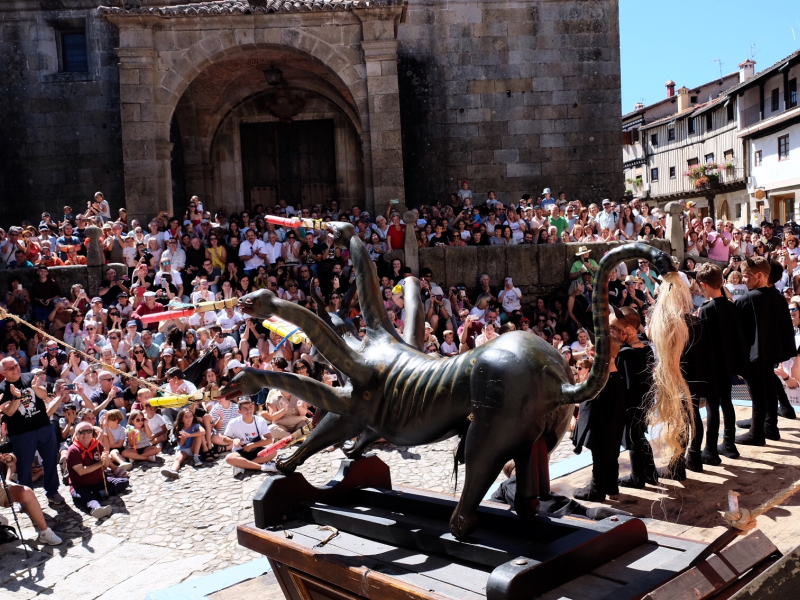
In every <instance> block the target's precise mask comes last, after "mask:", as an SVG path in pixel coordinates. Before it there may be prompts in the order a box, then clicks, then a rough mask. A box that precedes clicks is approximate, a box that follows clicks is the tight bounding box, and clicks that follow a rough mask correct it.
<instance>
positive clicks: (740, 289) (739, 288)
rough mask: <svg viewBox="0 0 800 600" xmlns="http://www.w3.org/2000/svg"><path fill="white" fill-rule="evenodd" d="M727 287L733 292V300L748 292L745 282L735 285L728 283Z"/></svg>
mask: <svg viewBox="0 0 800 600" xmlns="http://www.w3.org/2000/svg"><path fill="white" fill-rule="evenodd" d="M725 289H726V290H728V291H729V292H730V293H731V298H732V299H733V300H736V299H737V298H741V297H742V296H744V295H745V294H746V293H747V286H746V285H745V284H743V283H739V284H736V285H734V284H733V283H726V284H725Z"/></svg>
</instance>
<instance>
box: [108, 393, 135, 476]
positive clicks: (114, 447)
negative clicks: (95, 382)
mask: <svg viewBox="0 0 800 600" xmlns="http://www.w3.org/2000/svg"><path fill="white" fill-rule="evenodd" d="M101 381H102V379H101ZM114 389H116V388H114ZM124 420H125V416H124V415H123V414H122V411H121V410H119V409H116V408H115V409H113V410H109V411H107V412H106V413H105V415H104V419H103V418H102V417H101V424H102V426H103V436H102V437H101V438H100V442H101V443H102V444H103V447H104V448H106V449H107V450H108V452H109V457H110V458H111V461H112V464H114V463H116V465H118V466H119V468H120V469H121V470H123V471H129V470H130V469H131V467H133V464H132V463H130V462H128V461H126V460H125V459H124V458H123V457H122V451H123V449H124V448H125V442H126V441H127V437H128V432H127V431H126V429H125V426H124V425H123V423H122V422H123V421H124Z"/></svg>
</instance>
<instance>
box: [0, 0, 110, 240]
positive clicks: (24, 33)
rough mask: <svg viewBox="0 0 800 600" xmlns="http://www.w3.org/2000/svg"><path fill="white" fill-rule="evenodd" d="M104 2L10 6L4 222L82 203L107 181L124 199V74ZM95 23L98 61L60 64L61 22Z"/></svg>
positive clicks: (3, 10) (1, 92)
mask: <svg viewBox="0 0 800 600" xmlns="http://www.w3.org/2000/svg"><path fill="white" fill-rule="evenodd" d="M96 7H97V2H96V1H94V2H93V1H91V0H51V1H48V2H40V1H33V0H18V1H15V2H3V3H2V6H0V19H1V21H0V55H2V56H3V60H2V61H0V80H2V82H3V84H2V86H0V104H2V106H3V117H2V119H0V164H2V167H0V225H1V226H4V227H7V226H8V225H10V224H12V223H20V222H21V221H22V220H24V219H28V220H31V221H35V222H36V223H38V221H39V215H40V213H42V212H43V211H45V210H47V211H50V212H53V213H54V214H55V213H56V211H57V210H60V209H61V207H62V206H64V205H65V204H68V205H70V206H72V207H73V208H77V209H79V210H82V209H84V208H85V207H86V202H87V200H89V199H90V198H91V194H92V193H93V192H94V191H97V190H102V191H103V192H104V193H105V194H106V197H107V198H108V199H109V202H110V203H111V205H112V208H114V209H116V208H118V207H120V206H123V205H124V191H123V182H122V147H121V137H120V113H119V75H118V70H117V67H116V63H117V60H116V55H115V54H114V48H115V47H116V46H117V45H118V39H117V35H116V32H115V31H114V29H113V27H111V25H110V24H108V23H107V22H106V21H104V20H102V19H98V18H97V17H96V16H95V13H94V10H93V9H95V8H96ZM75 29H85V31H86V36H87V47H88V64H89V70H88V72H86V73H64V72H60V70H59V52H60V50H59V41H58V37H59V34H58V32H59V31H60V30H75Z"/></svg>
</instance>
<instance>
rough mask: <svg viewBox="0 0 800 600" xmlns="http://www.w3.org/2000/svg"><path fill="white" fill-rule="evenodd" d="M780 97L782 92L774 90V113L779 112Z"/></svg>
mask: <svg viewBox="0 0 800 600" xmlns="http://www.w3.org/2000/svg"><path fill="white" fill-rule="evenodd" d="M780 97H781V96H780V90H779V89H778V88H775V89H774V90H772V112H778V108H779V107H780V103H781V102H780Z"/></svg>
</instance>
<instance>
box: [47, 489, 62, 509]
mask: <svg viewBox="0 0 800 600" xmlns="http://www.w3.org/2000/svg"><path fill="white" fill-rule="evenodd" d="M47 502H48V503H49V504H53V505H55V506H60V505H62V504H64V497H63V496H62V495H61V494H59V493H58V492H56V493H55V494H53V495H52V496H47Z"/></svg>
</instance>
